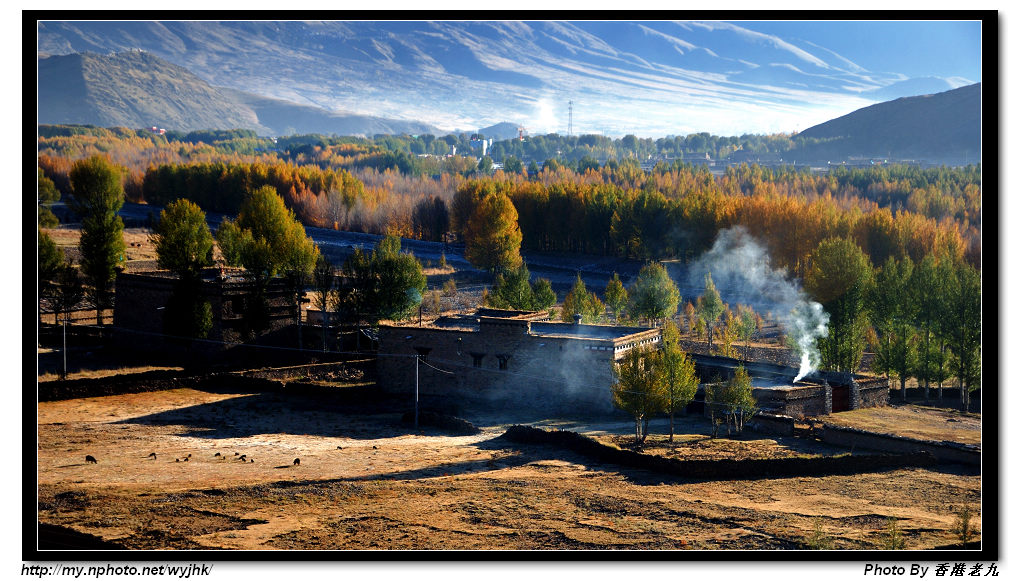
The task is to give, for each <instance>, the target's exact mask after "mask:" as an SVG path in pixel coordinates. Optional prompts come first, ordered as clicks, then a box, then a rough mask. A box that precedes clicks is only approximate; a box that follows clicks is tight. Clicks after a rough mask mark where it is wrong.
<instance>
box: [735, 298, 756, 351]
mask: <svg viewBox="0 0 1020 581" xmlns="http://www.w3.org/2000/svg"><path fill="white" fill-rule="evenodd" d="M757 331H758V316H757V315H756V314H755V312H754V309H752V308H751V307H748V306H744V305H737V326H736V333H737V338H738V339H740V340H741V341H743V342H744V359H747V357H748V348H749V347H750V342H751V339H752V338H754V334H755V333H756V332H757Z"/></svg>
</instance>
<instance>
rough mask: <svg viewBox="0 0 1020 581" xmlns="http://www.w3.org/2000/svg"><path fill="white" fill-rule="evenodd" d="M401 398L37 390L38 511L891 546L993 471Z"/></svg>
mask: <svg viewBox="0 0 1020 581" xmlns="http://www.w3.org/2000/svg"><path fill="white" fill-rule="evenodd" d="M402 411H404V410H394V411H392V412H388V411H387V412H385V413H366V412H365V411H364V410H360V411H359V410H355V409H349V408H343V407H341V406H339V405H323V402H322V401H321V400H314V399H304V398H301V397H294V396H289V397H284V396H283V395H280V394H231V393H209V392H204V391H196V390H191V389H178V390H172V391H163V392H150V393H144V394H125V395H117V396H107V397H101V398H83V399H75V400H66V401H57V402H47V403H42V404H39V408H38V422H39V425H38V454H39V458H38V477H39V483H40V486H39V520H40V522H43V523H49V524H55V525H63V526H67V527H71V528H73V529H76V530H78V531H82V532H85V533H90V534H95V535H98V536H100V537H102V538H104V539H107V540H112V541H115V542H118V543H121V544H122V545H123V546H125V547H127V548H131V549H150V548H151V549H170V548H173V549H180V548H202V549H440V550H441V549H447V550H449V549H803V548H807V547H808V546H809V545H810V544H811V543H812V541H811V539H812V536H815V538H816V539H817V535H816V532H815V531H816V529H817V530H818V531H820V534H821V536H822V537H824V539H825V540H828V541H830V542H831V543H832V545H833V547H834V548H836V549H881V548H883V547H884V546H885V545H884V543H885V541H886V539H887V535H886V527H887V523H888V520H887V519H889V518H895V519H897V520H896V522H897V526H898V528H899V529H900V530H901V531H902V532H903V534H904V537H905V540H906V548H908V549H926V548H933V547H936V546H942V545H947V544H951V543H954V542H955V541H956V538H955V536H954V535H953V534H952V533H951V532H950V529H951V528H952V526H953V522H954V520H955V519H956V512H957V511H958V510H959V509H960V508H962V507H963V506H964V505H968V506H970V507H971V508H972V510H974V511H975V519H974V524H975V525H978V523H979V522H980V514H979V513H977V510H978V508H979V501H980V495H981V488H980V475H978V474H975V473H974V472H973V471H969V470H968V469H965V468H962V467H957V466H943V467H940V468H939V470H924V469H913V468H912V469H901V470H893V471H887V472H877V473H866V474H857V475H846V476H828V477H800V478H763V479H748V480H723V481H698V480H690V479H682V478H676V477H672V476H666V475H662V474H658V473H654V472H648V471H643V470H637V469H626V468H623V467H620V466H616V465H611V464H599V463H596V462H595V461H593V460H591V459H588V458H586V457H583V456H579V455H576V454H574V453H571V452H567V451H564V450H561V449H557V448H553V447H548V446H527V445H520V444H514V443H511V442H507V441H505V440H503V439H500V438H499V437H498V436H500V434H502V433H503V431H504V430H505V428H506V427H507V425H508V424H510V423H514V422H517V421H521V422H523V421H529V422H530V423H532V424H533V425H536V426H538V427H543V428H546V429H553V428H559V429H574V430H576V431H580V432H582V433H586V434H589V435H593V436H596V437H598V438H602V439H605V440H609V441H614V440H615V441H618V442H620V443H621V444H624V445H626V441H627V438H628V436H629V434H631V432H632V430H633V424H632V422H629V421H625V420H620V421H617V420H613V419H611V418H610V419H608V420H606V419H599V420H593V421H589V422H579V421H568V420H557V419H539V420H536V418H534V417H530V418H529V417H523V416H522V417H519V418H514V417H507V416H506V415H505V414H501V415H499V416H495V415H493V414H492V413H489V414H488V415H483V414H474V415H471V414H464V417H466V418H467V419H469V420H471V421H473V422H475V423H476V425H478V426H480V427H482V428H483V430H482V433H481V434H479V435H475V436H459V437H451V436H446V435H444V434H443V433H442V432H439V431H437V430H432V429H428V428H426V429H423V430H420V431H419V432H414V431H413V430H412V429H411V428H410V426H408V425H406V424H401V423H400V422H399V417H400V412H402ZM667 430H668V427H667V426H666V424H665V422H664V421H661V420H656V421H654V422H653V423H652V432H653V433H654V434H656V435H655V436H654V437H653V441H652V443H650V444H649V446H648V447H650V448H654V449H656V450H657V453H669V454H671V455H673V454H674V453H675V455H677V456H680V457H692V458H693V457H705V454H710V455H711V457H760V456H761V455H766V456H767V455H790V454H834V453H845V452H846V450H843V449H839V448H833V447H828V446H825V445H823V444H820V443H817V442H807V441H805V440H798V439H794V438H763V437H760V436H753V435H745V436H744V437H742V438H739V439H732V440H724V439H720V440H714V441H709V440H708V439H707V438H706V434H707V431H708V425H707V423H706V422H704V421H703V420H701V419H700V418H683V419H681V421H680V422H679V423H678V428H677V431H678V433H681V434H684V435H683V436H682V437H681V438H678V446H677V450H672V448H671V446H670V445H669V443H668V442H665V436H659V434H664V433H666V432H667ZM151 453H155V458H152V457H150V456H149V455H150V454H151ZM86 454H88V455H92V456H94V457H95V458H96V459H97V461H98V463H96V464H91V463H88V464H87V463H85V455H86ZM217 454H219V455H218V456H217ZM241 455H244V457H245V458H244V461H242V460H240V458H241ZM296 458H300V464H298V465H295V464H294V460H295V459H296ZM252 460H254V462H252Z"/></svg>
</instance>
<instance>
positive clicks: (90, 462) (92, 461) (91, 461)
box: [85, 454, 99, 464]
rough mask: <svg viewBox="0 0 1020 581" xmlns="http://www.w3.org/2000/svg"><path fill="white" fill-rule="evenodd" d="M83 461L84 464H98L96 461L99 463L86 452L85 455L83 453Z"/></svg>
mask: <svg viewBox="0 0 1020 581" xmlns="http://www.w3.org/2000/svg"><path fill="white" fill-rule="evenodd" d="M85 463H86V464H98V463H99V461H97V460H96V459H95V458H93V457H92V456H89V455H87V454H86V455H85Z"/></svg>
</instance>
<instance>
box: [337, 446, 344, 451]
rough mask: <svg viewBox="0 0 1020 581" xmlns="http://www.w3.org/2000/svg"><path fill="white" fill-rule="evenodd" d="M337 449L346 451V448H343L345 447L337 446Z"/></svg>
mask: <svg viewBox="0 0 1020 581" xmlns="http://www.w3.org/2000/svg"><path fill="white" fill-rule="evenodd" d="M336 449H337V450H343V449H344V447H343V446H337V447H336Z"/></svg>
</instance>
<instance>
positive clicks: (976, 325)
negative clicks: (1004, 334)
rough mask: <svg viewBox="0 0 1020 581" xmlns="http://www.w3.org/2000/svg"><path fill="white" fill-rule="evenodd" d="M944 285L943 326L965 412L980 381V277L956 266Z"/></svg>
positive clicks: (975, 271)
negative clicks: (946, 298)
mask: <svg viewBox="0 0 1020 581" xmlns="http://www.w3.org/2000/svg"><path fill="white" fill-rule="evenodd" d="M954 270H955V272H954V273H953V276H952V277H951V278H950V279H949V281H948V283H949V284H948V291H949V292H948V293H947V297H948V299H949V301H948V303H947V304H946V319H947V321H946V323H947V329H948V333H947V334H948V336H949V344H950V347H951V348H952V350H953V354H954V356H955V357H954V358H953V362H952V363H953V364H952V370H953V373H954V375H956V381H957V384H958V385H959V388H960V409H962V410H963V411H969V409H970V392H971V391H973V390H974V389H976V388H977V387H978V386H979V385H980V379H981V273H979V272H978V271H977V269H975V268H974V267H972V266H970V265H969V264H966V263H963V262H961V263H959V264H957V265H956V268H955V269H954Z"/></svg>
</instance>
